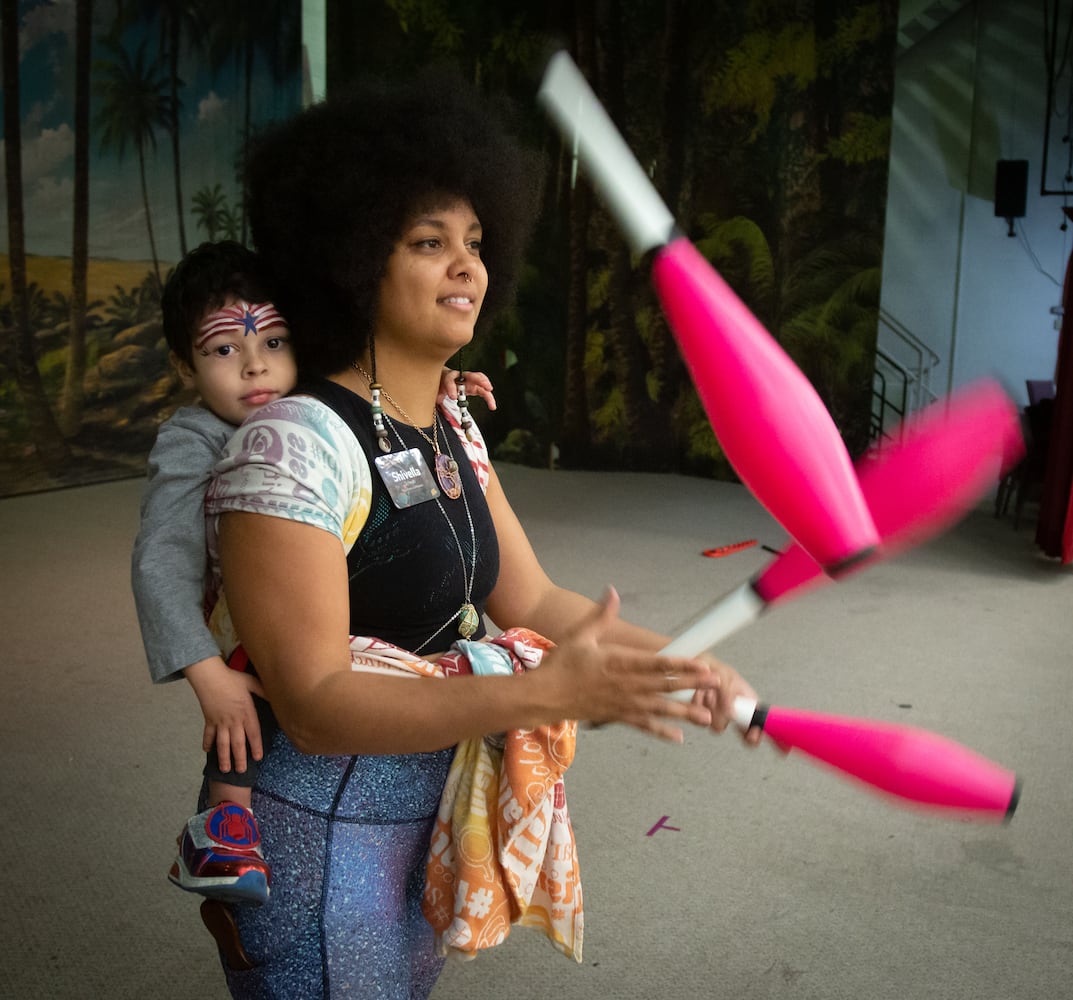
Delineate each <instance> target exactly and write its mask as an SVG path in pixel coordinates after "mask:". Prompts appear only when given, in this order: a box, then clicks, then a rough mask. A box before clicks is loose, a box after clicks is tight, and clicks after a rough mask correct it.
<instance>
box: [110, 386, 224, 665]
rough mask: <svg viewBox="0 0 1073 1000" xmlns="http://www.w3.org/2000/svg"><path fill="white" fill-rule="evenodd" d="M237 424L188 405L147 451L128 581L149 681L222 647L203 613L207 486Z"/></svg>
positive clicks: (177, 413) (172, 418) (164, 424)
mask: <svg viewBox="0 0 1073 1000" xmlns="http://www.w3.org/2000/svg"><path fill="white" fill-rule="evenodd" d="M234 431H235V428H234V427H232V426H231V425H230V424H228V423H225V422H224V421H223V420H220V419H219V417H217V416H215V415H214V414H212V413H211V412H209V411H208V410H206V409H204V408H202V407H198V406H186V407H183V408H182V409H180V410H177V411H176V413H175V415H174V416H172V417H171V419H169V420H167V421H165V422H164V423H163V424H161V426H160V430H159V432H158V433H157V439H156V443H155V444H154V445H153V450H152V451H151V452H150V453H149V469H148V480H147V482H146V487H145V493H144V494H143V496H142V507H141V527H140V529H139V531H138V537H137V538H136V539H135V542H134V552H133V554H132V557H131V586H132V588H133V591H134V604H135V608H136V609H137V612H138V624H139V626H140V627H141V632H142V644H143V645H144V646H145V655H146V658H147V659H148V661H149V673H150V676H151V677H152V679H153V682H154V683H159V682H161V681H170V680H176V679H178V678H179V677H181V676H182V673H181V671H182V670H183V669H184V668H185V667H188V666H190V664H192V663H197V662H198V661H199V660H204V659H207V658H208V657H210V656H218V655H219V653H220V649H219V646H218V645H217V643H216V640H215V639H214V638H213V636H212V633H211V632H210V631H209V629H208V626H207V625H206V624H205V615H204V605H205V582H206V574H207V571H208V556H207V553H206V549H205V491H206V489H207V488H208V485H209V480H210V478H211V477H212V469H213V466H214V465H215V464H216V462H217V461H218V460H219V457H220V452H221V451H222V449H223V446H224V445H225V444H226V443H227V440H228V438H230V437H231V435H232V434H233V433H234Z"/></svg>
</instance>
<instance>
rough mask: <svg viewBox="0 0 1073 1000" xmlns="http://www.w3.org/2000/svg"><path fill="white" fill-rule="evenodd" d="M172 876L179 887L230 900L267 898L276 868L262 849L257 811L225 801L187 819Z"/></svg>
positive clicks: (169, 875) (258, 901) (250, 901)
mask: <svg viewBox="0 0 1073 1000" xmlns="http://www.w3.org/2000/svg"><path fill="white" fill-rule="evenodd" d="M178 844H179V854H178V856H177V857H176V858H175V862H174V864H172V866H171V871H169V872H168V878H170V879H171V880H172V882H174V883H175V884H176V885H177V886H179V888H181V889H186V890H187V891H188V892H196V893H200V894H201V895H202V896H208V897H210V898H212V899H222V900H224V901H225V902H229V903H253V904H255V905H260V904H261V903H265V902H267V901H268V894H269V886H270V885H271V883H272V869H271V868H270V867H269V865H268V863H267V862H266V861H265V859H264V855H263V854H261V846H260V845H261V831H260V829H259V828H258V826H257V820H256V819H254V816H253V813H252V812H250V810H249V809H247V808H245V806H240V805H239V804H238V803H237V802H221V803H220V804H219V805H217V806H213V807H212V808H211V809H206V810H205V811H204V812H202V813H198V814H197V815H196V816H194V817H193V818H192V819H190V820H189V821H187V824H186V827H185V828H184V829H183V832H182V833H181V834H180V835H179V840H178Z"/></svg>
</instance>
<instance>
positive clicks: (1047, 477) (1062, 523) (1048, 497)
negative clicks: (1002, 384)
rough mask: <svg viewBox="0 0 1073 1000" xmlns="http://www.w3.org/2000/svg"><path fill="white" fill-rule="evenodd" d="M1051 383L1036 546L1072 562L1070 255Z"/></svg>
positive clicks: (1072, 297) (1072, 316) (1072, 300)
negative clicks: (1048, 436)
mask: <svg viewBox="0 0 1073 1000" xmlns="http://www.w3.org/2000/svg"><path fill="white" fill-rule="evenodd" d="M1054 381H1055V384H1056V386H1057V391H1056V393H1055V397H1054V416H1053V423H1052V425H1051V443H1050V447H1049V448H1048V451H1047V469H1046V472H1045V474H1044V479H1043V496H1042V499H1041V501H1040V512H1039V522H1038V525H1037V527H1036V544H1037V545H1039V547H1040V548H1041V549H1042V550H1043V551H1044V553H1045V554H1046V555H1049V556H1054V557H1056V558H1061V560H1062V562H1063V563H1070V562H1073V255H1071V256H1070V259H1069V263H1068V264H1067V265H1066V277H1065V285H1064V287H1063V289H1062V329H1061V332H1060V333H1059V335H1058V363H1057V366H1056V368H1055V374H1054Z"/></svg>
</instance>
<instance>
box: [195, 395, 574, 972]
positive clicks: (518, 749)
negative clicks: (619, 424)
mask: <svg viewBox="0 0 1073 1000" xmlns="http://www.w3.org/2000/svg"><path fill="white" fill-rule="evenodd" d="M441 411H442V412H443V413H444V415H445V417H446V418H447V421H448V423H449V424H450V425H451V427H452V428H453V430H454V431H455V433H456V434H457V436H458V438H459V440H460V441H461V443H462V446H463V448H464V450H465V453H466V456H467V457H468V458H469V460H470V462H471V464H472V466H473V469H474V472H475V473H476V475H477V480H478V482H479V483H480V486H481V488H482V489H487V486H488V481H489V466H488V459H487V451H486V450H485V445H484V441H483V439H482V438H481V436H480V433H479V432H475V433H473V440H472V441H471V440H468V439H467V438H466V436H465V434H464V433H463V432H462V430H461V422H460V414H459V410H458V406H457V404H456V403H455V402H454V401H453V400H450V399H445V400H444V401H443V403H441ZM370 476H371V471H370V468H369V462H368V459H367V457H366V456H365V453H364V452H363V451H362V449H361V447H360V446H359V444H358V442H357V440H356V439H355V437H354V435H353V433H352V432H351V431H350V429H349V428H348V427H347V425H346V423H345V422H344V421H343V420H342V419H341V418H340V417H339V416H338V415H337V414H336V413H335V411H334V410H332V409H331V408H330V407H328V406H326V405H325V404H324V403H322V402H320V401H319V400H316V399H314V398H312V397H306V396H296V397H287V398H285V399H280V400H276V401H275V402H273V403H269V404H268V405H267V406H265V407H263V408H262V409H261V410H259V411H258V413H257V414H256V416H254V417H253V418H252V419H251V420H249V421H247V422H246V423H245V424H243V425H242V426H241V427H240V428H239V429H238V430H237V431H236V432H235V435H234V436H233V437H232V438H231V440H230V442H229V443H228V445H227V446H226V448H225V449H224V453H223V457H222V458H221V459H220V461H219V462H218V463H217V466H216V477H215V479H214V481H213V483H212V486H211V487H210V490H209V493H208V495H207V497H206V500H205V510H206V515H207V519H208V520H207V538H208V546H209V553H210V556H211V562H212V565H213V566H214V568H215V567H217V566H218V565H219V560H218V558H217V556H218V534H217V520H218V518H217V516H216V515H219V514H221V513H223V512H225V511H247V512H251V513H260V514H268V515H271V516H276V517H283V518H287V519H289V520H295V521H299V522H301V523H303V524H310V525H313V526H316V527H320V528H322V529H324V530H326V531H330V532H331V533H332V534H334V535H335V536H336V537H337V538H339V539H340V541H341V542H342V544H343V547H344V550H345V551H347V552H349V551H350V548H351V547H352V546H353V544H354V542H355V541H356V539H357V538H358V535H359V534H360V532H361V529H362V527H363V525H364V524H365V520H366V518H367V517H368V514H369V508H370V503H371V496H372V487H371V478H370ZM218 584H219V581H218V580H216V586H215V587H214V592H213V593H210V595H209V597H208V604H207V607H208V608H209V609H211V614H210V619H209V623H210V627H211V629H212V631H213V633H214V635H215V636H216V637H217V639H218V641H219V642H220V648H221V650H223V651H224V655H225V657H227V656H229V655H230V654H231V653H232V652H233V651H234V649H235V648H236V647H237V646H238V636H237V635H236V634H235V630H234V626H233V625H232V623H231V618H230V614H229V613H228V611H227V602H226V600H225V595H223V594H222V593H220V591H219V586H218ZM553 645H554V644H553V643H552V642H551V641H550V640H548V639H545V638H544V637H543V636H540V635H538V634H537V633H536V632H532V631H530V630H529V629H521V628H519V629H509V630H508V631H506V632H504V633H502V634H501V635H499V636H497V637H496V638H494V639H491V640H486V641H483V642H467V641H464V640H459V641H458V642H456V643H455V644H454V646H453V647H452V649H451V650H450V651H449V652H448V653H446V654H444V656H442V657H440V658H439V660H438V661H436V662H431V661H429V660H424V659H422V658H421V657H419V656H417V655H415V654H414V653H410V652H408V651H406V650H403V649H400V648H399V647H397V646H394V645H392V644H391V643H387V642H384V641H383V640H381V639H377V638H374V637H369V636H351V639H350V651H351V667H352V669H354V670H358V671H369V672H387V673H393V674H400V675H403V676H409V677H414V678H415V679H417V678H426V679H430V680H433V679H444V678H450V677H452V676H457V675H460V674H514V673H521V672H523V671H524V670H531V669H533V668H535V667H537V666H539V664H540V662H541V660H542V658H543V656H544V653H545V652H546V651H547V650H549V649H551V648H552V647H553ZM576 740H577V723H576V722H575V721H573V720H564V721H561V722H558V723H556V724H554V725H547V726H541V727H539V728H537V729H533V730H511V731H509V732H507V733H505V734H499V735H498V736H489V737H485V738H483V739H470V740H464V741H463V742H461V743H460V744H458V746H457V748H456V750H455V756H454V760H453V763H452V765H451V769H450V772H449V774H448V777H447V782H446V785H445V786H444V791H443V794H442V797H441V799H440V806H439V811H438V814H437V817H436V822H435V826H434V829H433V834H432V840H431V845H430V850H429V857H428V862H427V868H426V887H425V895H424V900H423V905H422V909H423V911H424V914H425V917H426V919H427V920H428V921H429V923H430V924H431V925H432V927H433V929H434V930H435V932H436V935H437V948H438V950H439V952H440V953H441V954H448V953H453V954H456V955H460V956H463V957H467V958H473V957H475V956H476V955H477V954H478V953H479V952H480V951H481V950H484V949H487V948H491V947H494V946H495V945H497V944H499V943H501V942H502V941H503V940H504V939H505V938H506V937H507V935H508V934H509V933H510V929H511V927H512V925H514V924H519V925H521V926H525V927H534V928H536V929H538V930H541V931H542V932H543V933H544V934H545V935H546V936H547V937H548V939H549V940H550V941H551V942H552V943H553V944H554V945H555V947H556V948H558V949H559V950H560V951H561V952H562V953H563V954H565V955H568V956H571V957H573V958H574V959H575V960H576V961H578V962H580V961H581V955H582V943H583V925H584V921H583V909H582V896H581V881H580V874H579V868H578V860H577V850H576V843H575V839H574V831H573V827H572V826H571V823H570V816H569V813H568V811H567V806H566V792H565V788H564V784H563V775H564V773H565V772H566V769H567V768H568V767H569V766H570V764H571V762H572V761H573V758H574V750H575V745H576Z"/></svg>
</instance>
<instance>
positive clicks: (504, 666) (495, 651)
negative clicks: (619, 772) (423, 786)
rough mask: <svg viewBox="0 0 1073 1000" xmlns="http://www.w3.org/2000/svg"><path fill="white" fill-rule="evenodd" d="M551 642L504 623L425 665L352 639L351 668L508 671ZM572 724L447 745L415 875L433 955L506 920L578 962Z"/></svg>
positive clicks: (441, 673)
mask: <svg viewBox="0 0 1073 1000" xmlns="http://www.w3.org/2000/svg"><path fill="white" fill-rule="evenodd" d="M552 647H553V643H552V642H551V641H550V640H548V639H545V638H544V637H543V636H541V635H538V634H537V633H536V632H532V631H530V630H529V629H524V628H515V629H508V630H507V631H506V632H504V633H502V634H501V635H499V636H496V637H495V638H494V639H491V640H488V641H484V642H467V641H465V640H459V641H458V642H456V643H455V644H454V645H453V646H452V647H451V650H450V651H449V652H448V653H446V654H445V655H444V656H442V657H440V659H439V660H438V661H436V662H435V663H431V662H429V661H427V660H422V659H420V658H418V657H415V656H414V655H413V654H412V653H409V652H407V651H405V650H402V649H399V648H398V647H397V646H392V645H391V644H390V643H386V642H383V641H382V640H380V639H373V638H369V637H366V636H353V637H352V638H351V642H350V649H351V663H352V666H353V669H355V670H369V671H375V672H390V673H404V674H410V675H411V676H415V677H428V678H432V677H451V676H456V675H460V674H469V673H473V674H478V675H481V674H484V675H494V674H512V673H521V672H522V671H524V670H532V669H534V668H535V667H537V666H539V665H540V661H541V660H542V658H543V656H544V653H545V652H546V651H547V650H549V649H551V648H552ZM576 741H577V723H576V722H574V721H572V720H565V721H562V722H558V723H556V724H554V725H547V726H540V727H538V728H537V729H512V730H510V731H509V732H507V733H505V734H501V735H499V736H490V737H485V738H483V739H469V740H464V741H462V742H461V743H459V744H458V746H457V748H456V749H455V756H454V761H453V762H452V764H451V770H450V772H449V774H448V776H447V783H446V785H445V786H444V790H443V795H442V796H441V798H440V807H439V811H438V813H437V816H436V824H435V827H434V828H433V832H432V843H431V847H430V850H429V857H428V864H427V867H426V871H425V876H426V883H425V895H424V900H423V902H422V910H423V911H424V914H425V918H426V919H427V920H428V922H429V923H430V924H431V925H432V927H433V929H434V930H435V932H436V940H437V949H438V951H439V953H440V954H454V955H457V956H460V957H463V958H474V957H476V956H477V954H478V953H479V952H481V951H482V950H484V949H487V948H492V947H495V945H497V944H500V943H501V942H502V941H503V940H505V939H506V937H507V935H508V934H509V933H510V930H511V927H512V925H514V924H518V925H520V926H522V927H532V928H535V929H537V930H539V931H542V932H543V933H544V935H545V936H546V937H547V938H548V939H549V940H550V941H551V942H552V944H553V945H555V947H556V948H558V949H559V951H561V952H562V953H563V954H564V955H568V956H570V957H572V958H573V959H574V960H575V961H577V962H580V961H581V955H582V945H583V940H584V917H583V907H582V896H581V876H580V870H579V867H578V859H577V845H576V842H575V839H574V829H573V827H572V825H571V823H570V815H569V812H568V811H567V807H566V789H565V786H564V784H563V775H564V773H565V772H566V769H567V768H568V767H569V766H570V764H571V762H572V761H573V759H574V749H575V745H576Z"/></svg>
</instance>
